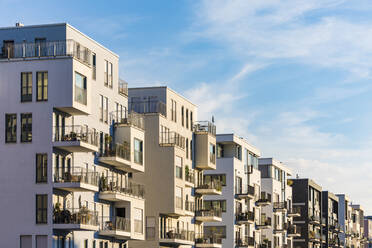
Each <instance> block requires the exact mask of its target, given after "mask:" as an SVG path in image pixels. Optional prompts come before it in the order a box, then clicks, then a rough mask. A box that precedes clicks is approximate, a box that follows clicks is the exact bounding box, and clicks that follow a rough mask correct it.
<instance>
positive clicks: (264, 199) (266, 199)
mask: <svg viewBox="0 0 372 248" xmlns="http://www.w3.org/2000/svg"><path fill="white" fill-rule="evenodd" d="M270 204H271V194H266V193H265V192H261V197H260V199H258V200H257V201H256V205H257V206H267V205H270Z"/></svg>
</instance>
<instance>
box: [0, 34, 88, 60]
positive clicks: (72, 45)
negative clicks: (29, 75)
mask: <svg viewBox="0 0 372 248" xmlns="http://www.w3.org/2000/svg"><path fill="white" fill-rule="evenodd" d="M2 50H3V53H2V54H1V55H0V57H1V58H7V59H11V58H40V57H59V56H71V57H74V58H76V59H78V60H80V61H81V62H83V63H85V64H87V65H91V64H92V51H91V50H90V49H88V48H86V47H84V46H82V45H81V44H79V43H78V42H76V41H74V40H71V39H68V40H61V41H45V42H29V43H26V42H23V43H15V44H12V45H8V46H6V47H3V49H2Z"/></svg>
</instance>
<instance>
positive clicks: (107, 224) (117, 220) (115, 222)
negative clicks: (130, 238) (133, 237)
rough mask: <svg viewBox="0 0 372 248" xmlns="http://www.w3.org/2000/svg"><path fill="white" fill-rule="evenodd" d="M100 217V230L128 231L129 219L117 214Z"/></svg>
mask: <svg viewBox="0 0 372 248" xmlns="http://www.w3.org/2000/svg"><path fill="white" fill-rule="evenodd" d="M101 218H102V221H101V222H102V225H101V227H100V230H101V231H124V232H130V229H131V228H130V219H127V218H124V217H119V216H111V217H108V216H105V217H101Z"/></svg>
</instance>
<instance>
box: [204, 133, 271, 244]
mask: <svg viewBox="0 0 372 248" xmlns="http://www.w3.org/2000/svg"><path fill="white" fill-rule="evenodd" d="M260 154H261V153H260V151H259V150H258V149H257V148H256V147H254V146H252V145H251V144H249V143H248V142H247V141H246V140H244V139H243V138H240V137H238V136H236V135H234V134H218V135H217V169H216V170H215V171H208V172H206V173H205V175H204V177H205V179H206V180H211V181H213V180H218V179H220V180H221V182H222V194H221V193H220V194H214V195H212V194H211V195H207V196H205V198H204V199H205V201H204V204H205V205H204V206H205V208H207V209H216V208H217V209H218V208H220V207H221V208H222V222H208V223H205V225H204V232H205V233H208V234H209V235H215V236H216V237H220V238H221V239H222V247H254V246H257V245H259V244H260V238H261V235H260V231H259V230H258V229H256V228H255V224H256V223H257V224H258V225H261V226H262V228H263V227H264V226H267V225H269V222H268V219H267V218H266V217H265V216H262V222H260V221H261V208H260V206H258V205H256V202H257V201H259V200H261V201H262V202H261V204H265V205H266V204H270V203H269V202H268V199H267V198H264V199H261V198H260V196H261V194H260V192H261V175H260V171H259V170H258V157H259V156H260ZM265 196H266V195H265ZM208 247H214V246H208Z"/></svg>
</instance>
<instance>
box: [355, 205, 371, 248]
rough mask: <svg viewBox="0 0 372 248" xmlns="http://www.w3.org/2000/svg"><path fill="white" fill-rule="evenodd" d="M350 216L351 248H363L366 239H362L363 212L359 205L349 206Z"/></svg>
mask: <svg viewBox="0 0 372 248" xmlns="http://www.w3.org/2000/svg"><path fill="white" fill-rule="evenodd" d="M351 208H352V214H351V220H352V229H351V233H352V237H351V247H352V248H364V247H365V245H366V243H367V242H366V238H364V210H363V208H362V207H361V206H360V205H357V204H351Z"/></svg>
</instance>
